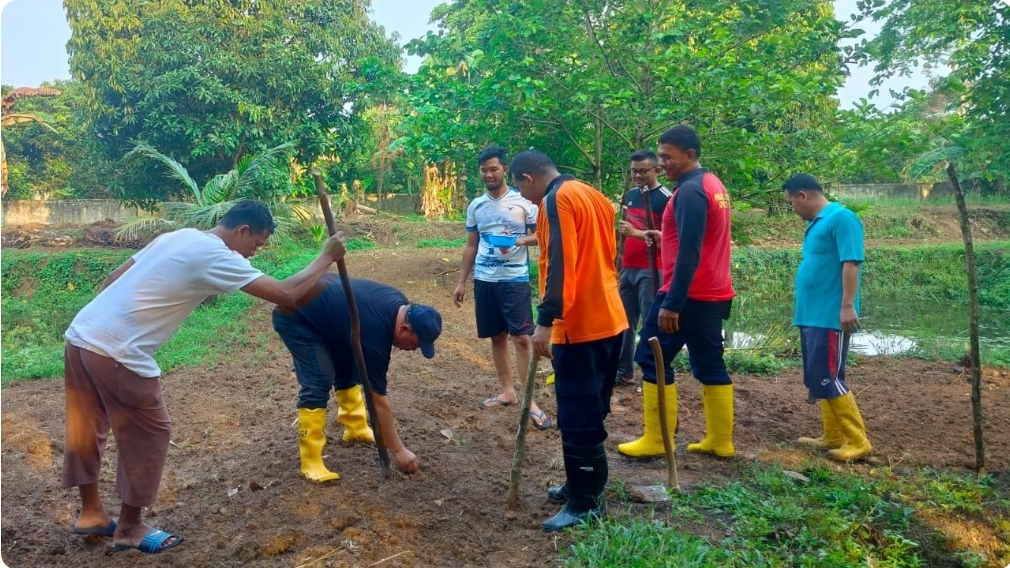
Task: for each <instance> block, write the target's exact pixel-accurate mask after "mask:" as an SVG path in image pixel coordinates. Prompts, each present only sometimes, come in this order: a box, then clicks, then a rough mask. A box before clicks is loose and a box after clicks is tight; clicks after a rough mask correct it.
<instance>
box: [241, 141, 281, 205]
mask: <svg viewBox="0 0 1010 568" xmlns="http://www.w3.org/2000/svg"><path fill="white" fill-rule="evenodd" d="M292 147H294V144H293V143H292V142H285V143H284V144H281V145H280V146H274V147H273V148H270V149H269V150H265V151H263V152H261V153H259V154H257V155H256V157H255V158H253V159H252V160H251V161H250V162H249V163H248V164H246V165H245V166H244V167H242V168H239V172H238V180H237V182H236V187H235V189H236V191H237V192H238V193H239V194H242V195H244V194H245V193H246V191H247V190H248V189H249V186H250V185H251V184H252V183H253V180H254V179H255V177H256V173H257V172H258V171H259V170H260V169H262V168H264V167H266V166H269V165H270V164H272V163H274V161H275V160H277V159H278V158H280V157H281V156H284V155H285V154H287V151H288V150H289V149H291V148H292Z"/></svg>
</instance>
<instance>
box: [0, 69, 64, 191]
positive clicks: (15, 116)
mask: <svg viewBox="0 0 1010 568" xmlns="http://www.w3.org/2000/svg"><path fill="white" fill-rule="evenodd" d="M59 94H60V91H59V90H57V89H47V88H41V89H36V88H33V87H19V88H17V89H14V90H12V91H11V92H9V93H7V94H5V95H4V97H3V99H2V100H0V128H10V127H11V126H14V125H16V124H23V123H26V122H37V123H40V124H42V125H44V126H47V127H48V128H50V129H52V127H51V126H48V125H47V124H46V121H47V120H48V119H47V118H46V117H45V116H43V115H39V114H35V113H30V112H13V110H14V103H16V102H17V101H18V99H22V98H25V97H55V96H58V95H59ZM0 171H2V174H0V196H6V195H7V151H6V149H4V146H3V141H2V140H0Z"/></svg>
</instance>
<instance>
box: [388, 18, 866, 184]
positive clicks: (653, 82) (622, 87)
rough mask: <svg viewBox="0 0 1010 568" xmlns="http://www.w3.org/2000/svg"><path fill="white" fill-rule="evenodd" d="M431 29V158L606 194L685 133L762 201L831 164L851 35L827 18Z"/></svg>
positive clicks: (486, 21) (421, 123)
mask: <svg viewBox="0 0 1010 568" xmlns="http://www.w3.org/2000/svg"><path fill="white" fill-rule="evenodd" d="M432 18H433V20H435V21H437V22H438V24H439V26H440V28H441V30H440V33H439V34H438V35H436V34H432V33H429V34H428V36H427V37H426V38H424V39H422V40H418V41H415V42H413V43H412V44H411V49H412V50H414V51H415V52H417V53H419V54H422V55H426V56H427V60H426V62H425V64H424V65H423V66H422V67H421V70H420V72H419V73H418V74H417V76H416V77H415V78H414V81H413V83H412V84H411V94H412V95H413V97H412V99H411V101H412V103H413V104H414V106H415V108H416V110H417V112H416V113H415V114H413V115H412V116H411V117H410V119H409V120H408V121H407V126H408V127H409V128H410V130H409V131H408V136H409V138H410V139H411V141H412V142H413V143H414V144H415V145H416V147H417V148H418V149H419V151H420V152H421V153H423V154H425V155H427V156H446V157H451V158H453V159H456V160H460V159H466V160H469V159H471V158H472V157H473V155H474V154H475V150H476V149H477V148H478V147H479V146H482V145H484V144H487V143H491V142H497V143H500V144H504V145H507V146H508V147H510V148H513V149H517V150H518V149H522V148H525V147H528V146H531V145H532V146H537V147H538V148H540V149H541V150H544V151H546V152H547V153H548V154H551V155H552V156H554V157H555V159H556V160H558V161H559V163H560V164H561V165H562V166H563V167H564V168H566V169H567V170H569V171H572V172H574V173H576V174H578V175H580V176H582V177H584V178H586V179H589V180H590V181H593V182H595V183H596V184H598V185H601V184H603V185H607V186H608V187H610V188H612V189H614V188H616V187H618V186H622V185H623V177H622V174H623V170H624V168H625V167H626V166H627V161H628V155H629V154H630V153H631V152H632V151H634V150H635V149H638V148H642V147H655V140H656V137H657V136H658V134H659V133H661V132H662V131H663V130H665V129H666V128H669V127H671V126H673V125H675V124H678V123H689V124H692V125H694V126H695V127H696V128H698V130H699V131H700V133H701V134H702V137H703V140H704V150H703V158H702V159H703V161H704V162H705V163H706V164H707V165H709V166H711V167H713V168H715V169H716V170H718V171H719V172H720V175H722V176H723V178H724V179H725V180H727V181H728V182H729V183H728V185H732V186H734V187H735V188H736V189H737V190H740V191H743V192H746V193H755V192H760V191H762V190H765V189H767V188H768V187H770V186H771V184H773V183H775V182H777V181H779V180H780V178H781V177H782V176H783V175H784V174H786V173H788V172H789V171H791V170H793V169H795V168H797V167H811V166H813V165H814V164H816V163H818V162H820V161H823V159H824V154H825V153H826V152H829V151H830V148H828V147H827V144H826V140H825V138H824V137H823V136H821V132H822V131H823V130H824V129H826V128H828V127H829V126H830V124H831V123H832V121H833V118H834V109H835V107H836V106H837V102H836V101H835V100H834V99H832V98H831V97H832V96H833V95H834V94H835V92H836V90H837V88H838V87H839V86H840V85H841V83H842V80H843V78H844V77H843V72H842V69H841V54H840V51H839V48H838V46H837V43H838V40H839V38H841V37H843V36H844V35H845V34H846V33H847V29H846V27H845V26H844V25H843V24H842V23H841V22H839V21H837V20H836V19H835V18H834V15H833V11H832V7H831V2H819V1H810V0H786V1H783V2H774V3H754V2H750V3H741V2H732V1H715V2H671V1H668V0H627V1H624V2H607V1H604V0H578V1H573V2H553V1H550V0H531V1H526V2H503V1H497V0H457V1H456V2H454V3H453V4H451V5H450V4H444V5H442V7H441V8H439V9H437V10H436V11H435V12H434V13H433V14H432Z"/></svg>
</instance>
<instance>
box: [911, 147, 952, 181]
mask: <svg viewBox="0 0 1010 568" xmlns="http://www.w3.org/2000/svg"><path fill="white" fill-rule="evenodd" d="M964 154H965V149H964V147H963V146H958V145H955V144H950V143H947V142H946V141H944V145H943V146H940V147H939V148H935V149H933V150H930V151H928V152H926V153H925V154H922V155H921V156H919V157H918V158H916V159H915V161H913V162H912V163H911V164H910V165H909V166H908V174H909V176H911V177H912V178H921V177H924V176H927V175H929V174H931V173H932V172H934V171H935V170H936V169H937V168H943V167H945V164H944V162H956V161H957V160H959V159H960V158H961V157H962V156H964Z"/></svg>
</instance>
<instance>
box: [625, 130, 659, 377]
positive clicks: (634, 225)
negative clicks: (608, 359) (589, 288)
mask: <svg viewBox="0 0 1010 568" xmlns="http://www.w3.org/2000/svg"><path fill="white" fill-rule="evenodd" d="M658 164H659V158H658V157H656V153H655V152H653V151H652V150H639V151H637V152H635V153H634V154H632V155H631V177H632V179H633V180H634V182H635V187H633V188H632V189H631V190H630V191H628V192H627V195H625V197H624V203H622V204H621V210H622V211H623V215H622V217H623V219H621V222H620V223H619V224H618V230H619V231H620V233H621V236H622V237H623V238H624V248H623V250H622V253H621V276H620V282H621V283H620V286H621V287H620V290H621V302H622V303H623V304H624V311H625V313H627V314H628V330H627V331H625V332H624V344H623V345H622V346H621V362H620V364H619V365H618V366H617V386H619V387H626V386H631V385H634V384H636V381H635V366H634V356H635V337H637V335H638V334H637V333H636V332H637V331H638V322H639V320H642V321H644V320H645V316H646V315H648V313H649V307H650V306H652V301H653V300H654V299H655V298H656V291H657V290H659V288H660V284H661V283H660V282H653V281H652V270H651V268H652V267H651V266H650V263H649V247H648V246H647V245H646V242H645V230H646V229H648V228H649V224H648V221H647V220H646V216H645V200H646V199H648V200H649V209H650V210H651V212H652V218H653V225H652V226H653V227H659V226H660V224H661V223H662V222H663V217H662V216H663V210H664V209H666V202H667V201H669V200H670V190H669V189H666V188H665V187H663V184H661V183H659V180H657V179H656V175H657V174H658V173H659V165H658ZM657 252H658V251H657ZM656 262H657V267H661V266H662V264H659V262H660V261H659V259H658V255H657V260H656Z"/></svg>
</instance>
